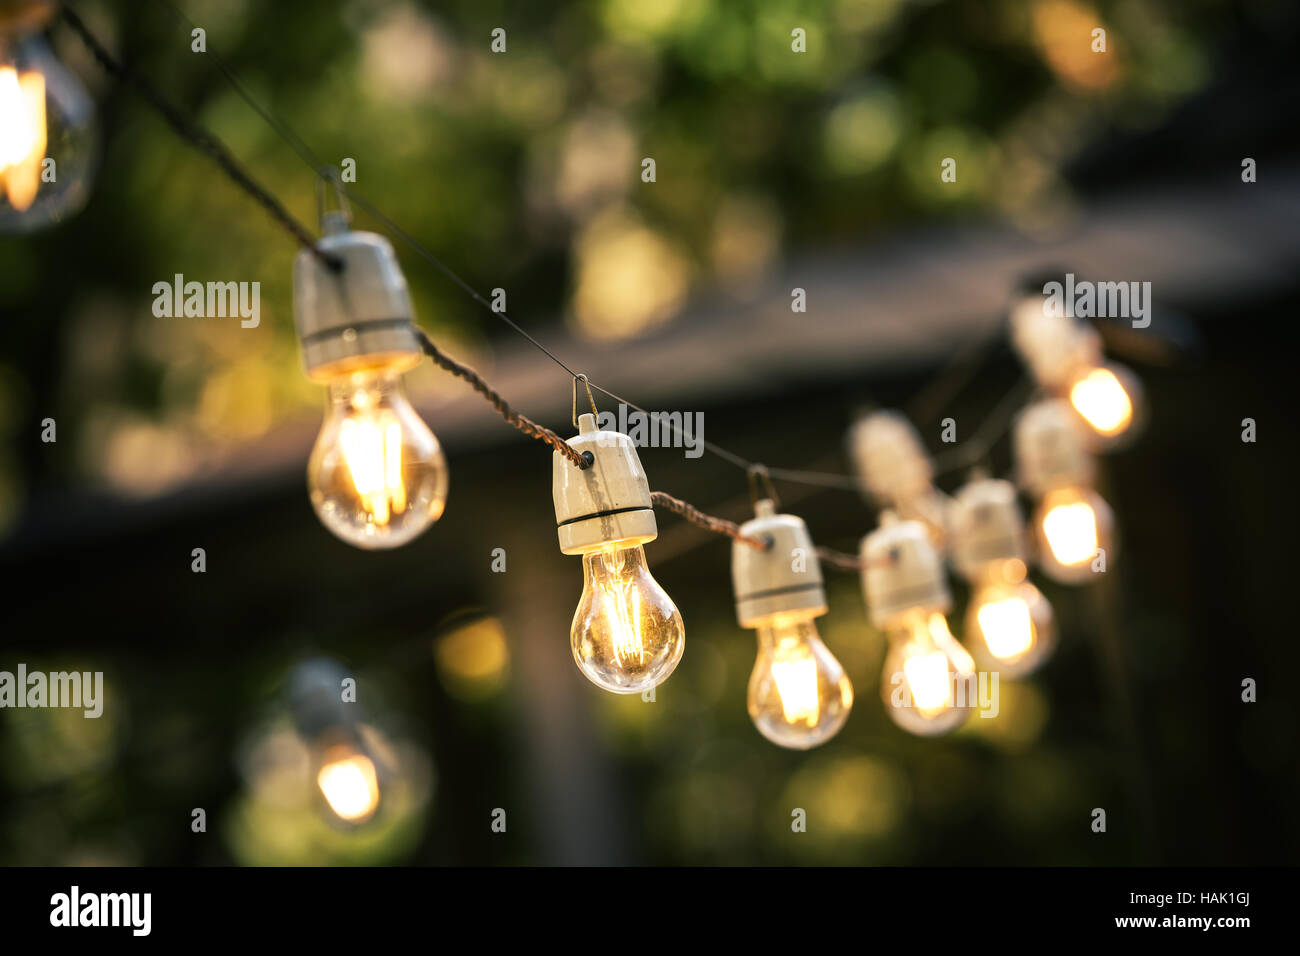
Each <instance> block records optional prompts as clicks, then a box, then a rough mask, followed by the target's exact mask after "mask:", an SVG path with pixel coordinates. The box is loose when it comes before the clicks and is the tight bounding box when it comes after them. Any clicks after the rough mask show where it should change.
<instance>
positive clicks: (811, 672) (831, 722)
mask: <svg viewBox="0 0 1300 956" xmlns="http://www.w3.org/2000/svg"><path fill="white" fill-rule="evenodd" d="M757 635H758V659H757V660H756V661H754V672H753V673H752V674H750V676H749V694H748V698H747V703H748V706H749V717H750V719H751V720H752V721H753V722H754V726H755V727H757V728H758V732H759V733H760V734H762V735H763V736H764V737H766V738H767V739H768V740H770V741H772V743H774V744H777V745H778V746H781V747H790V748H791V749H794V750H807V749H808V748H810V747H816V746H817V745H819V744H823V743H825V742H826V741H828V740H830V739H831V738H832V737H834V736H835V735H836V734H837V733H838V732H839V729H840V728H841V727H843V726H844V722H845V721H846V720H848V719H849V711H850V710H851V709H852V707H853V684H852V683H850V681H849V678H848V676H847V675H846V674H845V673H844V668H843V667H841V666H840V662H839V661H837V660H836V659H835V656H834V655H833V654H831V652H830V650H828V649H827V647H826V645H825V644H823V643H822V639H821V637H820V635H818V633H817V626H816V624H814V623H813V620H812V618H807V617H804V618H797V617H796V618H788V617H787V618H784V619H783V618H781V617H779V616H778V617H777V619H775V620H774V621H773V622H772V623H771V624H770V625H768V626H765V627H760V628H758V629H757Z"/></svg>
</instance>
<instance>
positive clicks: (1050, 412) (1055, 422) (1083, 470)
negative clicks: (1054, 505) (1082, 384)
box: [1013, 398, 1094, 497]
mask: <svg viewBox="0 0 1300 956" xmlns="http://www.w3.org/2000/svg"><path fill="white" fill-rule="evenodd" d="M1013 438H1014V442H1013V443H1014V445H1015V454H1016V470H1017V474H1018V478H1019V482H1020V485H1021V486H1022V487H1024V488H1025V489H1027V490H1028V491H1030V492H1031V493H1032V494H1034V495H1036V496H1038V497H1041V496H1043V495H1044V494H1046V493H1047V492H1049V491H1051V490H1052V489H1053V488H1059V487H1062V486H1065V485H1073V486H1078V485H1091V484H1092V480H1093V474H1094V465H1093V459H1092V454H1091V451H1090V444H1089V440H1088V436H1087V434H1086V433H1085V432H1084V426H1083V424H1082V423H1081V422H1080V421H1079V417H1078V416H1077V415H1076V414H1075V413H1074V409H1073V408H1071V406H1070V403H1069V402H1067V401H1065V400H1064V399H1059V398H1050V399H1046V400H1044V401H1041V402H1036V403H1035V404H1033V405H1030V406H1029V407H1028V408H1027V409H1025V410H1024V411H1023V412H1022V413H1021V414H1020V417H1019V419H1017V420H1016V425H1015V433H1014V436H1013Z"/></svg>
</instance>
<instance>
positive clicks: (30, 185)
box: [0, 66, 45, 211]
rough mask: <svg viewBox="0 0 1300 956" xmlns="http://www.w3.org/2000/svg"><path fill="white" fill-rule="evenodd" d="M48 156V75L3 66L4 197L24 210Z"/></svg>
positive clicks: (0, 169) (0, 178)
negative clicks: (19, 71)
mask: <svg viewBox="0 0 1300 956" xmlns="http://www.w3.org/2000/svg"><path fill="white" fill-rule="evenodd" d="M44 157H45V77H44V76H42V75H41V74H40V73H24V74H23V75H22V76H21V77H19V75H18V71H17V70H15V69H14V68H13V67H12V66H4V67H0V197H3V196H5V195H8V197H9V203H10V205H12V206H13V207H14V208H15V209H17V210H19V211H21V210H23V209H26V208H27V207H28V206H30V205H31V204H32V201H33V200H34V199H35V198H36V190H37V188H38V186H39V185H40V181H41V160H42V159H44Z"/></svg>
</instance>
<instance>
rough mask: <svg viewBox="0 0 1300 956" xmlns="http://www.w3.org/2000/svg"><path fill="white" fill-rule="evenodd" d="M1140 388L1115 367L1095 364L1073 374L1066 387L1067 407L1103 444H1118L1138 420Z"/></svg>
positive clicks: (1127, 372) (1123, 370)
mask: <svg viewBox="0 0 1300 956" xmlns="http://www.w3.org/2000/svg"><path fill="white" fill-rule="evenodd" d="M1141 393H1142V390H1141V386H1140V385H1139V384H1138V381H1137V377H1136V376H1135V375H1133V373H1132V372H1130V371H1128V369H1125V368H1123V367H1122V366H1119V365H1097V366H1093V367H1090V368H1087V369H1085V370H1084V371H1083V372H1082V373H1080V374H1079V375H1077V376H1076V377H1075V378H1074V380H1073V381H1072V382H1071V384H1070V386H1069V398H1070V404H1071V405H1072V406H1073V408H1074V410H1075V411H1076V412H1077V413H1078V414H1079V416H1080V417H1081V418H1082V419H1083V420H1084V422H1086V423H1087V425H1088V427H1089V428H1091V429H1092V430H1093V431H1094V432H1095V433H1096V434H1097V436H1098V439H1099V440H1100V441H1101V443H1102V444H1103V445H1110V444H1113V443H1114V442H1116V441H1118V440H1119V439H1120V438H1121V437H1123V436H1125V434H1126V433H1127V432H1128V431H1129V430H1130V428H1132V427H1133V424H1134V422H1135V420H1136V419H1137V417H1138V410H1139V409H1138V406H1139V403H1140V401H1141Z"/></svg>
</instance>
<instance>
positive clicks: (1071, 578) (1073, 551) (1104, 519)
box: [1034, 487, 1113, 584]
mask: <svg viewBox="0 0 1300 956" xmlns="http://www.w3.org/2000/svg"><path fill="white" fill-rule="evenodd" d="M1112 526H1113V520H1112V517H1111V511H1110V507H1109V506H1108V505H1107V504H1106V502H1105V501H1103V500H1102V498H1101V496H1100V495H1098V494H1097V493H1096V492H1095V491H1093V490H1092V489H1090V488H1084V487H1066V488H1057V489H1055V490H1053V491H1049V492H1048V493H1047V494H1046V495H1044V496H1043V500H1042V502H1041V503H1040V504H1039V506H1038V511H1037V513H1036V514H1035V516H1034V528H1035V534H1036V535H1037V538H1038V552H1039V553H1038V562H1039V566H1040V567H1041V568H1042V569H1043V573H1044V574H1046V575H1047V576H1048V577H1050V578H1052V580H1054V581H1060V582H1061V583H1063V584H1078V583H1081V582H1083V581H1086V580H1088V579H1089V578H1090V577H1091V576H1092V574H1093V573H1094V572H1093V567H1092V566H1093V561H1094V559H1095V558H1096V556H1097V552H1098V550H1099V549H1100V550H1103V551H1105V552H1106V553H1107V555H1109V554H1111V553H1112V550H1113V542H1112V538H1111V530H1112Z"/></svg>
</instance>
